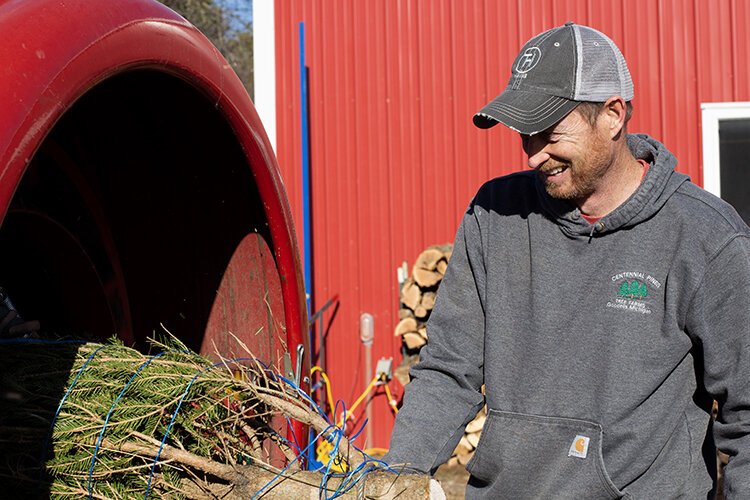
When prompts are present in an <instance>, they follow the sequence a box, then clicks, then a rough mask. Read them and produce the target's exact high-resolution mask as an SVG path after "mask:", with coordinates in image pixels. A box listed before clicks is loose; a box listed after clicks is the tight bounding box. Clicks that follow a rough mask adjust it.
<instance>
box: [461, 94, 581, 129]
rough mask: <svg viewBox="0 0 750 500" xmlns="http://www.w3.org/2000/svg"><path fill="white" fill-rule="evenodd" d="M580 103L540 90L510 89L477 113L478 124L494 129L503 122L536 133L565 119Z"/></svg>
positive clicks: (475, 116) (514, 127)
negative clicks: (540, 91) (543, 92)
mask: <svg viewBox="0 0 750 500" xmlns="http://www.w3.org/2000/svg"><path fill="white" fill-rule="evenodd" d="M578 104H579V102H578V101H571V100H570V99H566V98H564V97H557V96H551V95H546V94H542V93H539V92H525V91H522V90H506V91H505V92H503V93H502V94H500V95H499V96H497V97H496V98H494V99H493V100H492V101H491V102H490V103H489V104H487V105H486V106H485V107H483V108H482V109H481V110H479V112H478V113H477V114H476V115H474V125H476V126H477V127H479V128H490V127H494V126H495V125H497V124H498V123H502V124H503V125H505V126H507V127H510V128H512V129H513V130H515V131H517V132H520V133H522V134H526V135H534V134H536V133H539V132H542V131H543V130H546V129H548V128H550V127H551V126H552V125H554V124H555V123H557V122H559V121H560V120H562V119H563V118H565V116H566V115H567V114H568V113H570V112H571V111H573V109H575V107H576V106H578Z"/></svg>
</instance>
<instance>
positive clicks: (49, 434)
mask: <svg viewBox="0 0 750 500" xmlns="http://www.w3.org/2000/svg"><path fill="white" fill-rule="evenodd" d="M73 342H74V341H64V342H60V343H66V344H67V343H73ZM104 347H105V346H104V345H100V346H99V347H98V348H97V349H96V350H95V351H94V352H92V353H91V355H90V356H89V357H88V358H87V359H86V361H85V362H84V363H83V365H82V366H81V368H80V369H79V370H78V373H77V374H76V376H75V378H74V379H73V382H71V383H70V385H69V386H68V389H67V390H66V391H65V394H64V395H63V397H62V399H61V400H60V404H59V405H57V411H55V415H54V417H52V422H51V423H50V426H49V430H48V431H47V436H46V437H45V440H44V445H43V446H42V455H41V457H40V460H39V463H43V462H44V455H45V452H46V451H47V445H48V444H49V441H50V439H51V438H52V434H53V433H54V431H55V423H57V417H58V415H60V411H61V410H62V407H63V405H64V404H65V400H66V399H68V395H69V394H70V391H72V390H73V386H75V385H76V383H77V382H78V379H79V377H80V376H81V374H82V373H83V370H85V369H86V367H87V366H88V364H89V362H90V361H91V360H92V359H94V356H96V353H98V352H99V351H101V350H102V349H104ZM42 474H44V468H42V467H40V468H39V477H40V478H41V476H42Z"/></svg>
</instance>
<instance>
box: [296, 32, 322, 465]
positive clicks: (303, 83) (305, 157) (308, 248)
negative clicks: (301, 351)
mask: <svg viewBox="0 0 750 500" xmlns="http://www.w3.org/2000/svg"><path fill="white" fill-rule="evenodd" d="M299 81H300V119H301V126H302V131H301V132H302V233H303V236H302V237H303V238H304V242H303V252H304V264H305V294H306V299H307V300H306V302H307V317H308V318H310V316H311V315H312V239H311V231H310V222H311V209H310V127H309V124H308V88H307V66H305V23H303V22H300V23H299ZM312 332H313V330H312V328H311V329H310V330H309V332H308V333H309V335H310V342H309V343H308V346H310V349H313V348H314V347H313V346H314V345H315V344H314V339H313V335H312ZM310 354H311V356H310V359H312V352H311V353H310ZM314 437H315V433H314V432H313V431H312V430H310V433H309V437H308V439H310V440H312V439H313V438H314ZM307 465H308V468H310V469H317V468H320V467H322V466H323V464H321V463H320V462H318V461H317V457H316V456H315V447H314V446H313V447H311V448H310V450H309V452H308V454H307Z"/></svg>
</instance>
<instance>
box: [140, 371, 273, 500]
mask: <svg viewBox="0 0 750 500" xmlns="http://www.w3.org/2000/svg"><path fill="white" fill-rule="evenodd" d="M240 361H256V362H258V363H260V364H261V365H262V366H263V367H264V368H265V369H266V370H268V367H267V366H266V365H265V364H264V363H263V362H262V361H260V360H258V359H257V358H235V359H231V360H228V361H220V362H218V363H215V364H213V365H211V366H208V367H206V368H204V369H202V370H200V371H199V372H198V373H196V374H195V376H194V377H193V378H192V379H190V382H188V384H187V387H185V391H184V392H183V393H182V396H181V397H180V401H179V402H178V403H177V407H176V408H175V410H174V413H172V419H171V420H170V421H169V425H167V430H166V431H165V432H164V436H163V437H162V439H161V444H160V445H159V450H158V451H157V452H156V456H155V457H154V463H153V464H152V465H151V472H150V473H149V475H148V483H146V492H145V493H144V496H143V498H144V500H145V499H147V498H148V496H149V494H150V493H151V481H152V479H153V477H154V471H155V470H156V464H157V463H158V461H159V457H160V456H161V452H162V450H163V449H164V444H165V443H166V441H167V436H169V432H170V431H171V430H172V425H173V424H174V421H175V419H176V418H177V414H178V413H179V412H180V408H181V407H182V403H183V401H185V397H187V394H188V392H189V391H190V388H191V387H192V386H193V382H195V381H196V380H197V379H198V377H200V376H201V375H202V374H204V373H205V372H207V371H209V370H213V369H214V368H216V367H217V366H226V365H227V364H228V363H237V362H240Z"/></svg>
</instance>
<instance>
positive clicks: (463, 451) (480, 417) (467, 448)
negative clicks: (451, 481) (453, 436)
mask: <svg viewBox="0 0 750 500" xmlns="http://www.w3.org/2000/svg"><path fill="white" fill-rule="evenodd" d="M486 419H487V409H486V408H484V409H482V411H480V412H479V413H478V414H477V416H476V417H475V418H474V420H472V421H471V422H469V423H468V424H467V425H466V429H464V435H463V436H462V437H461V441H459V442H458V446H456V449H455V450H453V456H452V457H451V458H450V460H448V465H456V464H461V465H466V464H467V463H468V462H469V460H471V457H473V456H474V451H476V449H477V444H478V443H479V437H480V436H481V434H482V428H483V427H484V421H485V420H486Z"/></svg>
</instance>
